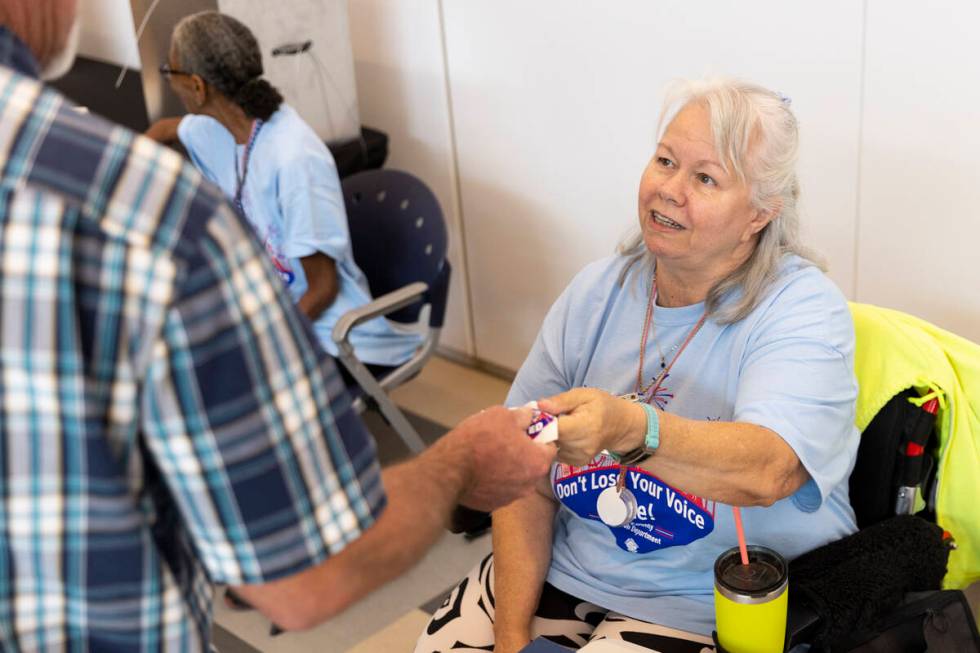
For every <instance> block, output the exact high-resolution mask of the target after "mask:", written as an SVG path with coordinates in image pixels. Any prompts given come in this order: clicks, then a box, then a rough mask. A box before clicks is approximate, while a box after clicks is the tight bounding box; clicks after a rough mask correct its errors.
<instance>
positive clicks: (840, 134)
mask: <svg viewBox="0 0 980 653" xmlns="http://www.w3.org/2000/svg"><path fill="white" fill-rule="evenodd" d="M440 6H441V9H442V11H443V12H444V15H443V25H442V33H441V35H440V34H439V33H438V32H437V31H435V30H437V28H438V20H437V18H436V17H437V16H438V13H439V8H440ZM353 15H359V17H360V19H361V20H360V22H359V24H358V25H357V29H356V30H355V33H354V35H353V39H354V49H355V59H356V60H357V67H358V68H357V73H358V91H359V94H360V99H361V105H362V112H363V113H364V115H365V122H366V123H367V124H373V125H375V126H377V127H379V128H381V129H385V130H389V131H392V132H393V134H394V137H393V139H392V156H393V161H395V160H397V161H398V164H399V165H400V166H401V167H405V168H407V169H409V170H414V171H416V172H417V173H418V174H420V175H421V176H423V178H426V179H429V176H427V175H433V177H432V179H434V182H432V181H430V183H434V184H436V185H440V186H441V194H440V198H447V199H448V198H449V197H450V196H451V191H452V180H451V176H452V175H451V174H448V175H447V174H446V171H452V170H453V167H454V165H455V167H456V169H457V170H458V187H459V191H460V197H459V200H460V209H461V211H460V215H459V216H458V217H459V219H460V222H461V224H460V226H461V227H462V228H463V229H464V231H465V241H466V242H465V245H466V252H465V254H466V260H467V262H468V264H469V274H470V280H471V282H470V294H471V300H472V320H473V325H474V334H475V339H474V342H473V350H472V352H473V353H474V354H475V355H476V356H478V357H480V358H483V359H485V360H488V361H490V362H492V363H495V364H497V365H501V366H504V367H509V368H516V367H517V366H518V365H519V364H520V362H521V360H522V359H523V357H524V355H525V353H526V351H527V349H528V347H529V346H530V344H531V341H532V339H533V337H534V334H535V332H536V331H537V329H538V326H539V325H540V322H541V318H542V317H543V315H544V313H545V311H546V310H547V308H548V306H549V305H550V303H551V301H552V300H553V299H554V297H555V296H556V295H557V293H558V292H559V291H560V289H561V288H562V287H564V285H565V284H566V283H567V282H568V280H569V279H570V278H571V276H572V275H573V274H574V273H575V272H576V271H577V270H578V269H579V268H581V267H582V265H583V264H584V263H585V262H587V261H589V260H593V259H595V258H598V257H600V256H603V255H605V254H607V253H609V252H610V251H612V248H613V246H614V244H615V243H616V242H617V241H618V239H619V238H620V236H621V235H622V234H623V232H624V231H625V230H626V229H627V228H628V227H629V226H630V225H631V223H632V221H633V219H634V215H635V193H636V183H637V180H638V177H639V174H640V171H641V168H642V166H643V165H644V163H645V161H646V159H647V157H648V156H649V154H650V152H651V147H652V145H653V139H654V133H653V131H654V126H655V124H654V123H655V119H656V115H657V113H658V110H659V106H660V98H661V92H662V90H663V87H664V84H665V83H666V82H667V81H668V80H669V79H671V78H675V77H681V76H701V75H705V74H718V73H725V74H732V75H737V76H739V77H743V78H747V79H751V80H754V81H758V82H760V83H762V84H765V85H767V86H770V87H771V88H774V89H777V90H780V91H782V92H784V93H786V94H787V95H789V96H790V97H791V98H792V101H793V107H794V109H795V111H796V112H797V115H798V116H799V118H800V122H801V136H802V143H801V145H802V150H801V170H800V172H801V180H802V183H803V192H804V199H803V210H804V216H803V218H804V229H805V231H806V233H807V236H808V240H809V242H810V243H811V244H812V245H814V246H815V247H816V248H817V249H819V250H821V251H822V252H823V253H824V254H825V255H826V256H827V259H828V262H829V264H830V276H831V277H832V278H833V279H834V280H835V281H836V282H837V283H838V285H840V287H841V288H842V289H843V290H844V292H845V294H847V296H848V297H850V298H852V299H857V300H859V301H866V302H871V303H876V304H880V305H885V306H892V307H895V308H899V309H901V310H905V311H908V312H911V313H914V314H916V315H919V316H921V317H923V318H925V319H927V320H930V321H932V322H935V323H937V324H939V325H941V326H943V327H945V328H948V329H951V330H953V331H955V332H957V333H960V334H961V335H964V336H966V337H968V338H970V339H972V340H977V341H980V293H978V291H977V289H978V286H980V273H978V272H977V267H976V264H974V263H972V261H973V259H974V258H975V257H974V256H971V255H972V254H973V250H974V248H975V245H974V243H976V242H978V240H980V220H977V219H976V218H975V217H974V216H975V215H976V214H977V213H978V212H980V208H978V207H980V185H978V184H977V183H976V178H977V174H976V173H977V170H978V169H980V123H978V121H977V119H976V113H977V112H976V107H977V106H980V86H978V85H977V84H975V83H973V80H976V79H978V78H980V75H978V73H980V63H978V61H980V60H978V59H977V57H976V52H975V47H974V46H973V45H972V44H973V43H974V42H975V39H973V37H972V34H971V33H970V31H969V30H970V26H971V25H975V24H976V23H977V22H978V19H980V6H978V5H975V4H968V3H965V2H946V3H943V4H941V5H929V6H924V5H921V4H915V3H913V2H911V1H910V0H903V1H902V2H900V3H898V4H896V3H895V2H889V1H886V0H867V1H866V2H852V1H850V0H836V1H833V2H824V3H820V4H819V5H818V4H813V3H784V2H777V1H775V0H765V1H760V2H754V3H751V4H745V3H734V2H726V1H724V0H706V1H704V2H700V3H697V4H696V5H692V4H690V3H650V2H645V1H642V0H619V1H617V2H615V3H609V2H599V1H598V0H588V1H586V0H580V1H578V2H568V1H564V2H563V1H560V0H535V2H533V3H528V2H520V1H518V0H468V1H467V2H445V1H443V2H440V0H414V2H411V3H407V4H403V3H401V2H398V0H353V2H352V16H353ZM353 22H355V23H357V22H358V21H353ZM440 36H441V39H442V40H443V43H444V48H445V51H444V61H440V56H441V53H440V48H441V47H442V45H441V44H436V43H435V41H437V40H438V39H439V38H440ZM440 66H444V67H445V79H444V80H443V81H440V80H439V79H437V78H436V76H437V75H438V74H439V69H440ZM420 71H424V74H422V73H421V72H420ZM443 83H445V84H447V85H448V88H449V96H450V101H449V102H448V103H447V102H446V101H445V99H444V98H443V97H442V92H441V91H442V84H443ZM450 108H451V111H450V110H449V109H450ZM368 115H370V116H371V117H370V119H369V118H367V116H368ZM447 134H455V143H454V142H453V140H452V139H451V138H448V137H447ZM444 201H445V200H444ZM453 218H454V219H456V216H453ZM458 306H459V304H458V302H457V303H456V304H455V306H454V307H453V308H454V309H455V308H457V307H458ZM453 319H454V320H462V319H464V318H463V317H462V316H459V314H458V312H457V313H454V315H453ZM450 327H451V328H455V327H454V326H453V325H452V324H451V325H450Z"/></svg>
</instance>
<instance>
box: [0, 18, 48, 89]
mask: <svg viewBox="0 0 980 653" xmlns="http://www.w3.org/2000/svg"><path fill="white" fill-rule="evenodd" d="M0 66H7V67H8V68H13V69H14V70H16V71H17V72H19V73H20V74H22V75H27V76H29V77H34V78H37V77H38V75H39V73H40V66H38V63H37V59H35V58H34V54H33V53H32V52H31V51H30V50H29V49H28V47H27V46H26V45H24V42H23V41H21V40H20V39H19V38H17V35H16V34H14V33H13V32H11V31H10V30H9V29H8V28H7V27H6V26H5V25H0Z"/></svg>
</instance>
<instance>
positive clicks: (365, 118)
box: [350, 0, 474, 356]
mask: <svg viewBox="0 0 980 653" xmlns="http://www.w3.org/2000/svg"><path fill="white" fill-rule="evenodd" d="M350 24H351V41H352V43H353V46H354V62H355V73H356V76H357V94H358V100H359V102H360V107H361V122H362V123H363V124H365V125H367V126H369V127H376V128H378V129H381V130H382V131H384V132H386V133H387V134H388V136H389V139H390V141H389V152H390V156H389V158H388V163H387V164H386V165H387V166H388V167H391V168H401V169H404V170H407V171H409V172H412V173H414V174H415V175H417V176H418V177H420V178H421V179H423V180H424V181H425V182H426V183H427V184H428V185H429V187H430V188H432V190H433V192H434V193H435V194H436V197H438V198H439V203H440V204H441V205H442V208H443V212H444V213H445V215H446V222H447V223H448V228H449V261H450V263H451V264H452V266H453V274H452V278H451V284H450V289H449V304H448V307H447V311H448V313H447V316H446V324H445V328H444V330H443V333H442V337H441V344H442V345H444V346H447V347H449V348H450V349H453V350H455V351H457V352H460V353H463V354H466V355H470V356H472V355H473V353H474V349H473V342H472V337H471V331H470V322H469V319H470V318H469V315H470V313H469V302H468V298H467V290H466V283H467V282H466V266H465V261H464V259H463V248H462V243H463V233H462V226H461V223H460V218H459V213H458V211H457V196H456V176H455V169H454V161H453V154H452V152H453V135H452V132H451V126H450V125H451V121H450V107H449V102H448V94H447V88H446V71H445V65H444V59H443V51H442V48H443V41H442V21H441V15H440V7H439V3H438V1H437V0H355V1H354V2H351V4H350Z"/></svg>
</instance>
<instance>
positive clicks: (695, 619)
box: [507, 257, 858, 634]
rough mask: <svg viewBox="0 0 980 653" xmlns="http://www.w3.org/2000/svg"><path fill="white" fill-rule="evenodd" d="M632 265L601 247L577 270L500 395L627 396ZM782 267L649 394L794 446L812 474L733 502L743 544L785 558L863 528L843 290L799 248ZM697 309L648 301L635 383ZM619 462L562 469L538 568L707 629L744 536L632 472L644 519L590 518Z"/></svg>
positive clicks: (726, 511) (634, 345)
mask: <svg viewBox="0 0 980 653" xmlns="http://www.w3.org/2000/svg"><path fill="white" fill-rule="evenodd" d="M625 262H626V259H625V258H623V257H611V258H606V259H603V260H601V261H597V262H596V263H593V264H591V265H589V266H588V267H587V268H585V269H584V270H583V271H582V272H580V273H579V274H578V275H577V276H576V277H575V279H574V280H573V281H572V283H571V284H570V285H569V287H568V288H567V289H566V290H565V291H564V293H563V294H562V295H561V297H559V298H558V300H557V301H556V302H555V304H554V306H552V307H551V310H550V311H549V313H548V316H547V317H546V318H545V321H544V324H543V325H542V327H541V331H540V333H539V334H538V338H537V341H536V342H535V343H534V346H533V348H532V349H531V352H530V354H529V355H528V358H527V360H526V361H525V362H524V365H523V366H522V367H521V370H520V372H519V373H518V375H517V378H516V379H515V381H514V385H513V387H512V388H511V391H510V394H509V395H508V397H507V402H508V405H520V404H523V403H525V402H527V401H530V400H533V399H540V398H542V397H546V396H549V395H552V394H556V393H559V392H562V391H565V390H568V389H570V388H574V387H580V386H589V387H595V388H600V389H602V390H606V391H608V392H611V393H613V394H625V393H628V392H633V390H634V387H635V384H636V374H637V363H638V360H639V351H638V348H639V343H640V337H641V331H642V330H643V325H644V318H645V312H646V307H647V298H648V297H649V292H650V267H649V265H648V264H646V263H637V264H635V265H633V266H632V268H631V269H630V272H629V273H628V274H627V275H626V278H625V280H624V283H623V284H622V286H620V285H618V284H617V280H618V278H619V276H620V275H621V273H622V271H623V268H624V265H625ZM781 269H782V273H781V275H780V277H779V279H778V280H777V281H776V283H775V285H774V287H773V288H771V289H770V290H769V291H768V292H767V293H766V295H765V297H764V298H763V300H762V301H761V302H760V303H759V305H758V306H757V307H756V308H755V309H754V310H753V311H752V312H751V313H750V314H749V315H748V316H747V317H746V318H745V319H744V320H742V321H740V322H738V323H736V324H731V325H724V326H723V325H719V324H717V323H715V322H713V321H712V320H710V319H709V320H708V321H706V322H705V324H704V326H703V327H702V328H701V330H700V331H699V332H698V333H697V335H695V336H694V338H693V340H691V342H690V344H689V345H688V346H687V348H686V349H685V350H684V351H683V353H682V354H681V355H680V357H679V358H678V359H677V362H676V364H675V365H674V367H673V368H672V369H671V370H670V373H669V375H668V376H667V377H666V379H665V380H664V385H663V388H662V390H661V391H660V392H658V393H657V396H656V400H655V401H656V403H657V405H658V406H659V407H660V408H663V409H664V410H666V411H668V412H671V413H674V414H677V415H682V416H684V417H687V418H690V419H697V420H724V421H738V422H748V423H752V424H758V425H760V426H764V427H767V428H769V429H771V430H773V431H774V432H776V433H778V434H779V435H780V436H781V437H782V438H783V439H784V440H785V441H786V442H787V443H788V444H789V445H790V446H791V447H792V448H793V450H794V451H795V452H796V454H797V456H799V458H800V460H801V461H802V463H803V465H804V467H806V469H807V471H808V472H809V473H810V476H811V478H812V480H810V481H808V482H807V483H806V484H805V485H804V486H803V487H802V488H800V490H799V491H797V492H796V493H795V494H794V495H792V496H791V497H787V498H785V499H782V500H781V501H778V502H776V503H775V504H773V505H772V506H770V507H766V508H743V509H742V520H743V524H744V527H745V533H746V538H747V540H748V542H749V543H750V544H762V545H765V546H768V547H770V548H773V549H775V550H776V551H779V552H780V553H781V554H783V555H784V556H785V557H786V558H787V559H792V558H794V557H796V556H799V555H800V554H802V553H804V552H806V551H809V550H811V549H813V548H815V547H818V546H820V545H823V544H825V543H827V542H830V541H832V540H836V539H839V538H841V537H843V536H845V535H848V534H850V533H852V532H854V531H855V530H856V525H855V521H854V512H853V510H852V509H851V507H850V503H849V501H848V486H847V479H848V477H849V476H850V472H851V469H852V467H853V465H854V458H855V456H856V454H857V446H858V432H857V429H856V428H855V426H854V410H855V400H856V398H857V384H856V382H855V378H854V371H853V369H854V366H853V350H854V329H853V324H852V322H851V317H850V312H849V311H848V308H847V303H846V301H845V299H844V297H843V296H842V295H841V293H840V291H839V290H838V289H837V288H836V287H835V286H834V285H833V283H832V282H830V281H829V280H828V279H827V278H826V277H825V276H824V275H823V274H822V273H821V272H820V271H819V270H818V269H817V268H815V267H812V266H805V265H803V264H802V261H801V260H800V259H798V258H796V257H792V258H787V259H786V260H785V261H784V264H783V266H782V268H781ZM703 313H704V304H696V305H694V306H685V307H681V308H664V307H659V306H658V307H656V308H655V312H654V323H655V334H653V335H651V336H650V338H649V340H648V343H647V350H646V353H645V360H646V363H645V368H646V369H645V370H644V383H648V382H649V381H650V380H651V379H652V377H653V376H655V374H656V373H659V372H660V369H661V368H660V358H661V357H660V352H661V351H662V352H663V353H664V356H665V358H666V359H667V360H668V361H669V360H670V359H671V357H672V355H673V351H674V349H673V348H674V347H675V346H679V345H680V343H681V342H682V341H683V340H684V339H685V337H686V336H687V334H688V333H689V332H690V331H691V329H692V328H693V327H694V325H695V324H696V323H697V322H698V320H699V319H700V317H701V315H702V314H703ZM658 345H659V347H658ZM665 437H670V435H669V434H666V436H665ZM617 471H618V468H617V467H616V466H615V465H614V463H613V462H612V461H611V460H610V459H608V458H606V457H605V456H602V455H600V456H599V457H598V458H597V459H596V460H593V461H592V463H590V465H589V466H588V467H585V468H577V469H576V468H569V467H567V466H564V465H556V466H555V468H554V470H553V474H552V481H553V485H552V489H553V491H554V492H555V496H556V497H557V498H558V499H559V501H560V502H561V504H562V505H561V507H560V508H559V510H558V513H557V515H556V517H555V539H554V544H553V547H552V561H551V568H550V570H549V572H548V576H547V580H548V581H549V582H550V583H551V584H552V585H554V586H555V587H558V588H559V589H561V590H564V591H566V592H569V593H570V594H572V595H574V596H577V597H580V598H582V599H585V600H587V601H591V602H593V603H595V604H597V605H600V606H602V607H604V608H608V609H611V610H615V611H617V612H621V613H623V614H626V615H628V616H631V617H634V618H638V619H643V620H647V621H651V622H654V623H658V624H662V625H665V626H670V627H673V628H679V629H682V630H686V631H690V632H696V633H703V634H710V632H711V630H712V629H713V627H714V606H713V594H712V592H713V582H714V577H713V565H714V562H715V559H716V558H717V557H718V555H719V554H720V553H721V552H723V551H724V550H725V549H728V548H730V547H733V546H736V545H737V543H738V541H737V538H736V535H735V527H734V520H733V517H732V509H731V507H730V506H728V505H724V504H720V503H716V502H715V501H711V500H708V499H704V498H701V497H697V496H693V495H690V494H687V493H685V492H684V489H685V488H684V487H683V486H679V487H671V486H669V485H666V484H665V483H663V482H662V481H660V480H659V479H657V478H655V477H654V476H653V475H652V474H650V473H648V472H645V471H642V470H640V469H639V468H633V469H631V470H630V471H629V473H628V474H627V483H626V487H628V488H629V489H630V490H631V491H632V492H633V494H634V495H635V497H636V499H637V504H638V508H639V509H638V511H637V517H636V519H635V520H634V521H633V522H632V523H631V524H629V525H627V526H626V527H617V528H613V527H609V526H606V525H605V524H603V523H602V522H601V521H599V519H598V516H597V513H596V497H597V496H598V494H599V492H601V490H602V489H604V488H605V487H608V486H609V485H611V484H612V483H614V482H615V478H616V472H617Z"/></svg>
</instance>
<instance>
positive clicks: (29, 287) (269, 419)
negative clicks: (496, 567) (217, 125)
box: [0, 27, 385, 652]
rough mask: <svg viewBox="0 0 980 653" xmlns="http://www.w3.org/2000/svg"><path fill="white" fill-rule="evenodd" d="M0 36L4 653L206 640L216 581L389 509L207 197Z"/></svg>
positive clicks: (196, 645)
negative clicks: (80, 104) (84, 108)
mask: <svg viewBox="0 0 980 653" xmlns="http://www.w3.org/2000/svg"><path fill="white" fill-rule="evenodd" d="M36 70H37V67H36V63H35V62H34V60H33V58H32V57H31V54H30V53H29V51H28V50H27V49H26V48H25V47H24V45H23V44H22V43H21V42H20V41H19V40H17V39H16V38H15V37H14V36H13V35H12V34H11V33H10V32H9V31H8V30H6V29H5V28H2V27H0V168H2V170H0V649H2V650H3V651H8V652H10V651H33V650H43V651H59V650H68V651H89V650H91V651H95V650H98V651H181V652H183V651H200V650H206V649H207V643H208V639H209V632H210V625H211V623H210V622H211V607H210V606H211V599H212V593H213V591H212V583H229V584H242V583H260V582H266V581H269V580H272V579H275V578H279V577H283V576H287V575H290V574H293V573H295V572H298V571H300V570H302V569H304V568H307V567H310V566H311V565H314V564H316V563H319V562H321V561H322V560H324V559H325V558H327V557H328V556H330V555H331V554H334V553H336V552H338V551H340V550H341V549H342V548H343V547H344V546H345V545H346V544H348V543H349V542H351V541H352V540H353V539H355V538H356V537H357V536H358V535H359V534H360V533H361V532H362V531H363V530H364V529H365V528H367V527H368V526H369V525H370V524H372V523H373V520H374V518H375V517H376V516H377V514H378V513H379V512H380V510H381V509H382V507H383V506H384V501H385V499H384V491H383V488H382V486H381V477H380V470H379V468H378V464H377V460H376V456H375V448H374V443H373V441H372V440H371V438H370V437H369V436H368V434H367V433H366V432H365V430H364V428H363V426H362V424H361V423H360V421H359V419H358V418H357V416H356V415H354V414H353V412H352V410H351V407H350V402H349V399H348V397H347V395H346V392H345V391H344V388H343V384H342V382H341V380H340V378H339V377H338V375H337V372H336V368H335V366H334V363H333V361H332V360H331V359H330V358H329V357H327V356H326V355H325V354H324V353H322V351H321V350H320V349H319V348H318V347H317V346H316V345H314V344H312V343H313V342H315V338H313V337H312V333H311V331H310V329H309V326H308V323H307V322H306V321H305V320H304V319H303V318H302V317H300V315H299V314H298V313H297V312H296V310H295V309H294V307H293V303H292V301H291V300H290V299H289V297H288V296H287V295H286V294H285V292H284V291H283V289H282V287H281V284H280V282H279V280H278V278H277V277H276V275H275V272H274V271H273V270H272V268H271V266H270V264H269V262H268V257H267V256H266V255H265V254H264V252H263V251H262V250H261V249H260V247H259V245H258V243H257V241H256V240H255V238H254V236H253V235H252V234H251V232H250V230H249V228H248V226H247V225H246V223H244V222H243V221H242V220H241V219H240V217H239V216H238V215H237V214H236V213H235V212H234V211H233V210H232V209H231V208H230V207H229V206H228V205H227V204H226V202H225V201H224V200H223V198H222V196H221V193H220V192H219V191H218V190H217V189H216V188H214V187H212V186H211V185H210V184H208V183H206V182H205V181H203V179H202V178H201V176H200V175H199V174H198V173H197V172H195V171H194V170H193V168H192V167H191V166H189V165H187V164H185V163H184V162H183V161H182V160H181V158H180V157H179V156H178V155H177V154H175V153H174V152H171V151H170V150H168V149H166V148H163V147H160V146H157V145H156V144H154V143H153V142H151V141H150V140H148V139H146V138H144V137H142V136H137V135H135V134H133V133H131V132H129V131H127V130H125V129H123V128H120V127H115V126H113V125H110V124H108V123H106V122H105V121H103V120H100V119H98V118H94V117H91V116H87V115H83V114H80V113H78V112H76V111H74V110H73V109H72V108H71V107H70V106H69V105H68V104H67V103H66V102H65V101H64V100H63V98H61V97H60V96H59V95H58V94H57V93H55V92H53V91H51V90H46V89H45V88H44V87H43V86H42V84H40V83H39V82H38V81H36V79H35V76H36Z"/></svg>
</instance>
